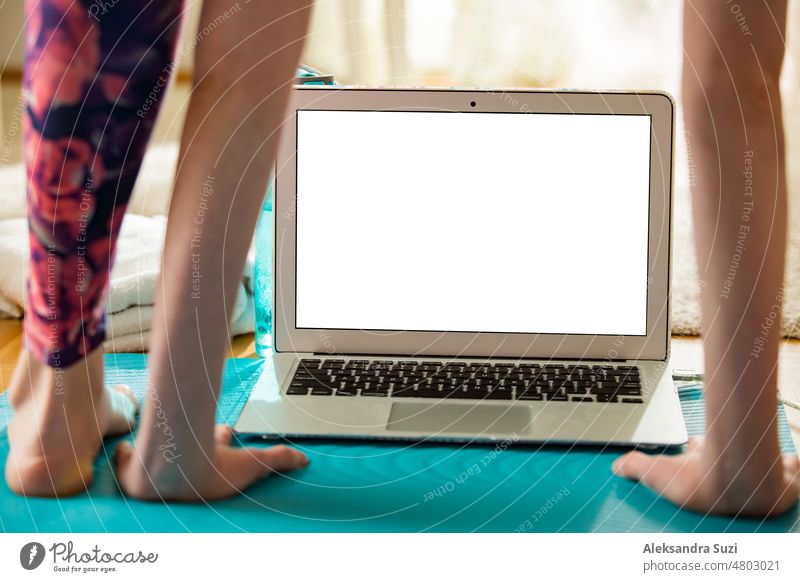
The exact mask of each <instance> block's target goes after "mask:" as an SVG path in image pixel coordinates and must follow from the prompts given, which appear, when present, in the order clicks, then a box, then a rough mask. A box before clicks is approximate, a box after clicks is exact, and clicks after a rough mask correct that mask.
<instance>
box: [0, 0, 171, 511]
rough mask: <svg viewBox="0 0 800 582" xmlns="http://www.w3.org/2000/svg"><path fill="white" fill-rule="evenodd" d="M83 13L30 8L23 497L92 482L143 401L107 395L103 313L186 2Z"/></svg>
mask: <svg viewBox="0 0 800 582" xmlns="http://www.w3.org/2000/svg"><path fill="white" fill-rule="evenodd" d="M84 4H85V3H84ZM84 4H81V3H80V2H70V3H52V2H50V3H45V2H39V1H37V0H29V1H28V2H27V3H26V31H25V32H26V43H25V79H24V84H25V89H26V91H25V92H26V103H25V116H24V129H25V161H26V166H27V171H28V223H29V226H30V228H29V237H28V238H29V242H30V253H29V261H28V278H27V279H28V281H27V282H28V294H27V300H26V313H25V321H24V328H25V349H24V350H23V353H22V354H21V355H20V358H19V361H18V365H17V368H16V371H15V374H14V378H13V379H12V382H11V386H10V389H9V390H10V398H11V402H12V405H13V406H14V409H15V414H14V417H13V419H12V420H11V422H10V424H9V444H10V453H9V456H8V460H7V462H6V467H5V476H6V481H7V482H8V485H9V487H10V488H11V490H13V491H15V492H17V493H20V494H25V495H66V494H71V493H75V492H77V491H80V490H81V489H83V488H84V487H86V486H87V485H88V484H89V483H90V482H91V479H92V465H93V462H94V458H95V457H96V456H97V451H98V449H99V448H100V443H101V440H102V438H103V437H104V436H108V435H111V434H118V433H121V432H127V431H129V430H130V428H131V426H132V424H133V421H134V416H135V413H136V406H137V405H136V399H135V398H134V397H133V395H132V394H131V393H130V390H128V389H127V388H125V387H116V388H115V389H109V390H106V389H105V388H104V386H103V354H102V347H101V346H102V342H103V339H104V338H105V326H104V313H103V310H104V304H105V294H106V291H107V285H108V280H109V273H110V271H111V267H112V264H113V257H114V251H115V248H116V239H117V236H118V235H119V229H120V223H121V222H122V217H123V215H124V213H125V207H126V204H127V201H128V198H129V196H130V194H131V192H132V191H133V183H134V181H135V179H136V174H137V173H138V170H139V166H140V164H141V160H142V156H143V154H144V149H145V146H146V143H147V139H148V137H149V135H150V132H151V130H152V127H153V124H154V118H155V114H156V110H157V106H154V107H151V108H150V111H149V115H146V116H139V115H137V109H138V108H139V107H141V106H142V103H143V102H144V101H145V98H146V97H147V96H148V94H149V93H150V92H151V91H152V89H153V86H154V85H155V84H156V83H157V82H163V81H164V80H165V78H168V73H165V72H164V71H165V67H166V66H167V65H168V64H169V63H170V61H171V59H172V53H173V50H174V46H175V41H176V38H177V33H178V23H179V18H180V14H181V3H180V1H179V0H169V1H168V0H164V1H163V2H161V3H159V4H157V5H156V4H151V5H148V6H144V5H141V6H140V5H137V4H135V3H128V4H125V5H124V6H123V5H120V6H117V7H115V9H114V11H113V13H112V14H108V15H105V16H104V17H103V18H94V17H93V11H92V10H90V9H88V7H87V6H85V5H84ZM134 64H135V66H133V65H134Z"/></svg>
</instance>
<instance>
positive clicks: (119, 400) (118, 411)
mask: <svg viewBox="0 0 800 582" xmlns="http://www.w3.org/2000/svg"><path fill="white" fill-rule="evenodd" d="M106 395H107V397H108V404H109V417H108V418H109V421H108V428H107V430H106V432H105V434H106V436H114V435H120V434H125V433H128V432H130V431H131V429H133V425H134V424H135V422H136V411H137V410H138V409H139V402H138V400H137V399H136V396H135V395H134V393H133V392H132V391H131V389H130V388H129V387H128V386H125V385H124V384H117V385H116V386H114V388H112V389H108V388H107V389H106Z"/></svg>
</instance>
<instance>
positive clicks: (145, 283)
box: [0, 144, 255, 352]
mask: <svg viewBox="0 0 800 582" xmlns="http://www.w3.org/2000/svg"><path fill="white" fill-rule="evenodd" d="M177 152H178V148H177V145H175V144H168V145H164V146H157V147H154V148H150V151H149V152H148V154H147V156H146V157H145V161H144V164H143V167H142V171H141V172H140V176H139V179H138V180H137V183H136V188H135V189H134V193H133V197H132V199H131V202H130V204H129V207H128V214H127V216H126V217H125V220H124V221H123V223H122V229H121V231H120V237H119V242H118V246H117V256H116V261H115V264H114V269H113V271H112V272H111V281H110V285H109V296H108V304H107V305H108V313H109V317H108V323H107V331H108V340H107V341H106V344H105V348H106V350H107V351H115V352H126V351H145V350H146V349H147V347H148V343H149V336H150V334H149V331H150V328H151V321H152V311H153V300H154V293H155V286H156V281H157V279H158V274H159V270H160V264H161V252H162V248H163V245H164V234H165V232H166V218H165V217H164V216H163V213H166V211H167V208H168V207H169V198H170V193H171V190H172V176H173V174H174V171H175V163H176V160H177ZM0 191H2V192H3V204H2V205H0V318H3V317H5V318H20V317H22V316H23V313H24V304H25V302H24V296H25V273H26V268H27V256H28V234H27V228H28V227H27V220H26V218H25V214H26V210H25V204H26V202H25V169H24V166H23V165H21V164H16V165H13V166H7V167H2V168H0ZM252 258H253V254H252V253H250V255H249V257H248V263H247V268H246V269H245V276H244V277H243V280H242V284H241V285H240V286H239V290H238V292H237V296H236V304H235V307H234V313H233V317H232V319H231V326H230V327H231V335H238V334H241V333H248V332H252V331H253V330H254V329H255V316H254V309H253V298H252V295H251V294H250V293H249V292H248V291H249V290H250V285H249V274H250V273H251V272H252Z"/></svg>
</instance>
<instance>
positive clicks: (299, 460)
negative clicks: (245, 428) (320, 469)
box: [255, 445, 308, 473]
mask: <svg viewBox="0 0 800 582" xmlns="http://www.w3.org/2000/svg"><path fill="white" fill-rule="evenodd" d="M255 450H256V451H257V455H258V457H259V460H260V461H261V463H262V465H263V467H264V469H266V472H267V473H270V472H275V473H285V472H287V471H292V470H294V469H300V468H302V467H305V466H306V465H308V457H306V456H305V455H304V454H303V453H301V452H300V451H298V450H297V449H292V448H289V447H287V446H284V445H277V446H275V447H270V448H268V449H255Z"/></svg>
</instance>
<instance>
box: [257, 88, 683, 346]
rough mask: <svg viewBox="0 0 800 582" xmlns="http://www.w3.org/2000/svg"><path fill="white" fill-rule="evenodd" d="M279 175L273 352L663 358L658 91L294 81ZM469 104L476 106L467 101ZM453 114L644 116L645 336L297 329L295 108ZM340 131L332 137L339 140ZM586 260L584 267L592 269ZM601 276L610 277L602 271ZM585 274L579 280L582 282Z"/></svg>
mask: <svg viewBox="0 0 800 582" xmlns="http://www.w3.org/2000/svg"><path fill="white" fill-rule="evenodd" d="M292 93H293V94H292V100H291V104H290V107H289V110H288V113H287V116H286V119H285V121H284V124H283V136H282V138H281V143H280V146H279V150H278V156H277V160H276V171H275V200H274V206H273V208H274V210H273V212H274V219H275V241H274V243H275V244H274V245H273V246H274V259H275V262H274V265H275V272H274V282H275V285H274V314H273V318H274V346H275V350H276V351H278V352H297V353H309V352H310V353H331V354H362V355H376V356H419V357H472V358H488V357H495V358H559V359H600V360H602V359H610V360H636V359H640V360H664V359H666V358H667V357H668V351H669V277H670V240H671V236H670V233H671V215H672V188H673V171H672V166H673V164H672V158H673V140H674V137H673V133H674V116H675V107H674V102H673V100H672V98H671V97H670V96H669V95H667V94H666V93H661V92H578V91H538V90H523V91H521V90H492V91H466V90H450V89H448V90H435V89H358V88H323V87H296V88H295V89H293V92H292ZM473 103H474V105H473ZM302 110H333V111H337V110H341V111H385V110H390V111H459V112H467V113H470V112H483V113H486V112H502V113H518V114H526V113H531V112H536V113H562V114H565V113H566V114H606V115H614V114H618V115H649V116H650V119H651V132H650V139H651V143H650V158H651V159H650V194H649V203H648V207H649V220H648V253H647V254H648V266H647V273H648V284H647V317H646V334H645V335H643V336H634V335H588V334H586V335H584V334H537V333H531V334H527V333H498V332H482V333H473V332H432V331H376V330H349V329H322V328H319V329H309V328H298V327H297V325H296V321H295V313H296V268H297V263H296V252H295V251H296V229H297V222H296V220H297V191H296V150H297V116H296V112H297V111H302ZM335 141H336V137H335V136H331V143H332V144H335ZM591 267H592V265H587V268H588V269H587V270H591ZM602 279H603V280H604V281H607V279H606V277H605V276H603V277H602ZM584 280H585V279H584Z"/></svg>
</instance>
